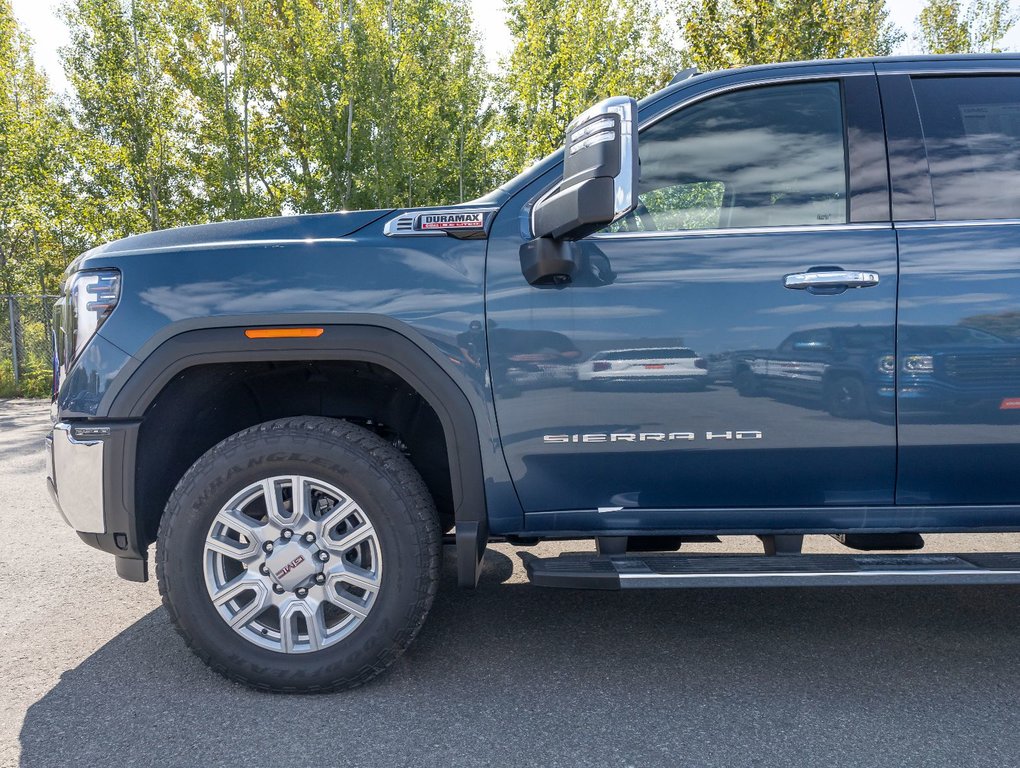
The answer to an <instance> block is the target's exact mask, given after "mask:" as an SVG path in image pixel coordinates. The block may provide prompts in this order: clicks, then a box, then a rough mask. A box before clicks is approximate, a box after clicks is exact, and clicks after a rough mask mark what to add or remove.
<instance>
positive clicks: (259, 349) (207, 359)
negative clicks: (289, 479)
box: [107, 317, 488, 587]
mask: <svg viewBox="0 0 1020 768" xmlns="http://www.w3.org/2000/svg"><path fill="white" fill-rule="evenodd" d="M266 325H269V324H268V323H266V322H265V320H264V319H262V318H259V321H257V322H254V323H252V322H249V323H246V324H245V325H231V326H222V327H216V328H201V329H195V330H184V331H182V332H181V333H178V334H176V335H173V336H171V337H170V338H168V339H166V340H165V341H163V342H162V343H161V344H159V346H157V347H156V348H155V349H153V350H152V351H151V352H150V353H149V354H148V355H147V356H146V357H144V359H143V360H142V361H141V363H140V364H139V365H138V366H137V368H135V369H134V370H133V371H132V372H131V373H130V375H129V376H128V377H127V379H126V380H125V381H124V383H123V384H122V385H121V387H120V388H119V389H118V390H117V391H116V392H115V393H111V394H112V399H111V400H110V404H109V407H108V413H107V415H108V416H109V417H110V418H112V419H130V420H139V419H141V418H142V417H143V416H144V414H145V411H146V409H147V408H148V407H149V405H150V404H151V403H152V402H153V401H154V400H155V399H156V397H157V396H158V395H159V393H160V392H161V391H162V390H163V388H164V387H165V386H166V385H167V384H168V383H169V382H170V381H171V380H172V379H173V377H174V376H176V375H177V374H178V373H180V372H181V371H183V370H185V369H187V368H191V367H194V366H197V365H208V364H215V363H235V362H262V361H286V360H346V361H352V362H363V363H374V364H377V365H380V366H382V367H385V368H387V369H389V370H390V371H392V372H393V373H394V374H396V375H397V376H399V377H401V378H402V379H403V380H404V381H406V382H407V383H408V384H409V385H410V386H411V387H413V388H414V389H415V391H417V392H418V393H419V394H420V395H421V396H422V397H423V398H424V399H425V400H426V401H427V402H428V403H429V405H430V406H432V408H433V410H435V412H436V415H437V416H438V417H439V421H440V423H441V424H442V427H443V432H444V435H445V437H446V446H447V453H448V459H449V465H450V486H451V492H452V495H453V506H454V520H455V522H456V538H457V572H458V581H459V582H460V583H461V585H462V586H470V587H474V586H475V585H476V584H477V580H478V576H479V574H480V571H481V558H482V554H483V553H484V551H485V544H486V541H487V539H488V522H487V513H486V502H485V482H484V477H485V475H484V471H483V468H482V456H481V447H480V446H481V443H480V434H479V428H478V420H477V418H476V416H475V411H474V409H473V408H472V406H471V401H470V400H469V399H468V397H467V395H466V394H465V393H464V390H463V389H462V388H461V386H460V385H459V384H458V383H457V382H456V381H455V380H454V379H453V377H451V375H450V374H449V373H447V371H445V370H444V369H443V367H442V366H441V365H440V364H439V363H438V362H437V361H436V359H435V358H434V357H433V356H432V355H430V354H429V353H428V352H426V351H425V350H424V349H422V347H421V346H419V345H418V344H416V343H415V342H414V341H412V340H411V339H410V338H408V337H407V336H405V335H403V334H401V333H399V332H398V331H396V330H393V329H390V328H385V327H381V326H375V325H360V324H359V325H354V324H351V325H343V324H321V323H301V325H302V326H307V325H314V326H315V327H316V328H322V329H323V333H322V334H321V335H320V336H318V337H314V338H271V339H249V338H248V337H246V336H245V335H244V331H245V330H246V329H250V328H256V327H259V326H266ZM285 325H291V326H293V325H297V323H295V319H294V318H293V317H291V318H289V319H288V321H287V322H285V323H279V324H276V323H273V324H272V327H280V326H285Z"/></svg>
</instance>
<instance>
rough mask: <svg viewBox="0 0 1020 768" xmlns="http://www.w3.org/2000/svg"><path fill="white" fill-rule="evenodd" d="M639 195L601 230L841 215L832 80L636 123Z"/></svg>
mask: <svg viewBox="0 0 1020 768" xmlns="http://www.w3.org/2000/svg"><path fill="white" fill-rule="evenodd" d="M639 151H640V157H641V180H640V186H639V190H640V205H639V206H638V208H637V209H636V210H635V211H634V212H633V213H631V214H630V215H628V216H626V217H624V218H623V219H622V220H621V221H618V222H616V223H615V224H613V225H612V226H611V227H610V228H609V229H608V230H607V231H610V232H620V231H623V232H628V231H650V230H690V229H717V228H732V227H774V226H797V225H801V226H803V225H817V224H845V223H846V221H847V172H846V145H845V140H844V132H843V109H842V100H841V96H840V87H839V83H836V82H811V83H792V84H785V85H774V86H765V87H760V88H754V89H749V90H744V91H738V92H735V93H729V94H724V95H721V96H716V97H713V98H710V99H706V100H705V101H703V102H699V103H697V104H693V105H691V106H689V107H686V108H684V109H682V110H680V111H679V112H677V113H676V114H674V115H671V116H670V117H667V118H666V119H664V120H662V121H661V122H659V123H656V124H655V125H653V126H651V127H650V128H648V129H646V130H644V131H642V133H641V141H640V149H639Z"/></svg>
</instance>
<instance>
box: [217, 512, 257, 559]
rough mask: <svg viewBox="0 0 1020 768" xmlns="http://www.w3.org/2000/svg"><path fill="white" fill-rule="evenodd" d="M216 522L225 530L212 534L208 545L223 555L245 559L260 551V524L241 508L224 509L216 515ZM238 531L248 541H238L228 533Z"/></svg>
mask: <svg viewBox="0 0 1020 768" xmlns="http://www.w3.org/2000/svg"><path fill="white" fill-rule="evenodd" d="M214 522H215V523H219V524H220V525H222V526H223V531H221V532H220V533H219V534H218V535H211V536H209V537H208V539H207V540H206V546H207V547H208V548H209V549H211V550H213V551H214V552H218V553H219V554H221V555H226V556H227V557H232V558H234V559H236V560H244V559H245V558H248V557H251V556H252V555H254V554H256V553H257V552H258V551H259V545H260V544H261V543H262V534H261V533H260V531H259V527H260V526H259V525H258V524H257V523H256V522H255V521H254V520H252V519H251V518H250V517H248V516H247V515H246V514H244V513H243V512H242V511H241V510H239V509H224V510H221V511H220V513H219V514H218V515H216V519H215V521H214ZM227 530H231V531H236V532H237V533H239V534H241V535H242V536H244V538H245V539H247V540H248V543H247V544H245V543H243V542H240V541H237V540H235V539H232V538H230V537H229V536H227V535H226V531H227Z"/></svg>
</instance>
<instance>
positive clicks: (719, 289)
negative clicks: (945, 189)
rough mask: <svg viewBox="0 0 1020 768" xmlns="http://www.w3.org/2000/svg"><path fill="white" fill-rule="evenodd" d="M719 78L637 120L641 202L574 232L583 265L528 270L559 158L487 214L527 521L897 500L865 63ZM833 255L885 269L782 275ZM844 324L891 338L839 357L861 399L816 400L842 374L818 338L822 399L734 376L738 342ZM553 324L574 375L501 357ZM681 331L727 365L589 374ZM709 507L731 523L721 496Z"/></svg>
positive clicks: (881, 211)
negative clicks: (654, 116) (851, 68)
mask: <svg viewBox="0 0 1020 768" xmlns="http://www.w3.org/2000/svg"><path fill="white" fill-rule="evenodd" d="M858 66H861V65H858ZM714 82H715V83H717V84H718V90H716V91H715V92H713V89H712V88H710V87H706V91H704V92H702V93H701V94H699V96H697V97H696V98H692V99H691V100H690V102H689V103H688V104H686V105H684V106H681V107H680V108H679V109H678V110H677V111H674V112H672V113H671V114H667V115H664V116H661V119H658V120H656V121H655V122H654V124H651V125H649V124H648V123H647V121H646V123H645V125H644V126H643V132H642V135H641V149H640V151H641V163H642V166H641V178H642V181H641V185H642V192H641V207H640V208H639V209H638V211H637V212H636V213H635V214H634V215H633V216H631V217H629V218H628V219H626V220H624V221H623V222H621V223H620V224H618V225H616V226H614V227H612V228H611V229H610V230H607V231H605V232H602V233H598V234H595V235H592V236H590V237H588V238H586V239H584V240H582V241H580V242H579V243H578V248H579V252H580V254H581V263H582V265H583V274H579V275H578V276H577V278H576V279H575V281H574V283H573V284H572V285H569V286H567V287H565V288H562V289H559V290H557V289H543V288H536V287H532V286H530V285H528V284H527V282H526V281H525V280H524V278H523V276H522V275H521V269H520V261H519V248H520V245H521V243H522V242H523V239H524V238H526V237H527V232H526V231H523V232H522V229H523V227H522V222H526V220H527V216H526V212H527V205H528V204H530V202H532V201H534V200H535V199H537V198H538V197H539V196H540V195H541V194H542V193H543V192H544V191H545V189H546V188H548V187H549V186H550V184H552V183H553V181H554V180H553V179H551V178H550V179H547V180H546V181H545V182H543V183H542V185H535V186H534V187H533V188H532V189H529V190H528V191H527V192H526V193H522V194H524V195H525V197H526V199H525V201H524V202H523V210H522V209H521V208H517V209H516V211H515V206H518V205H521V203H518V202H517V201H516V200H515V201H514V202H512V203H511V204H510V205H508V206H507V207H505V208H504V210H503V212H502V213H501V214H500V217H499V218H498V219H497V220H496V222H495V226H494V230H493V233H492V235H491V237H490V246H489V267H488V274H487V285H488V287H487V318H488V324H489V354H490V363H491V370H492V376H493V380H492V386H493V390H494V394H495V404H496V414H497V417H498V420H499V427H500V434H501V438H502V441H503V449H504V453H505V456H506V458H507V462H508V465H509V467H510V470H511V473H512V476H513V479H514V484H515V487H516V490H517V492H518V495H519V497H520V499H521V502H522V504H523V506H524V508H525V510H526V511H527V512H528V513H529V525H530V526H532V527H535V528H547V527H559V528H569V527H570V526H572V525H583V526H585V527H586V528H588V529H590V527H592V526H594V527H600V526H606V527H614V526H615V527H630V528H641V527H646V528H647V527H653V526H655V525H682V524H683V523H684V522H689V520H687V521H685V518H684V516H683V514H682V512H680V513H677V514H676V515H674V516H673V517H670V515H669V514H666V513H664V512H663V510H684V509H690V508H698V507H700V508H706V507H715V508H722V507H745V508H746V507H787V508H793V507H809V506H832V507H834V508H835V507H839V506H849V505H863V504H891V503H892V501H893V483H894V477H895V426H894V424H893V423H892V421H891V420H890V419H887V418H882V417H881V416H880V415H879V407H878V406H879V404H880V401H881V399H882V398H886V399H887V400H888V399H891V396H892V389H891V386H890V384H891V382H887V383H886V384H884V385H883V384H882V383H881V382H879V381H877V380H876V375H877V373H878V366H879V364H880V360H881V358H882V357H883V356H885V355H889V354H892V347H891V338H892V332H893V327H894V318H895V302H896V247H895V239H894V233H893V231H892V226H891V224H890V223H889V221H888V215H889V214H888V187H887V177H886V176H885V162H884V161H885V156H884V139H883V136H882V126H881V116H880V109H879V105H878V91H877V84H876V79H875V76H874V70H873V68H870V67H869V70H868V71H867V72H862V73H860V74H855V75H854V76H851V77H846V78H845V79H843V78H840V77H838V76H829V77H815V78H810V79H804V80H789V81H780V82H775V83H770V84H768V85H762V84H757V85H748V86H745V87H738V88H734V87H733V86H732V84H727V83H726V82H725V81H723V82H722V83H721V84H720V83H719V79H716V80H715V81H714ZM517 211H520V213H517ZM515 213H517V215H515ZM521 214H523V215H521ZM843 270H857V271H866V272H874V273H876V274H878V275H879V276H880V280H879V281H878V282H877V284H874V285H870V286H869V287H862V288H851V289H846V288H845V287H843V288H840V287H839V286H836V287H835V288H827V289H819V290H802V289H796V288H791V287H787V286H786V280H785V278H786V277H787V276H788V275H791V274H798V275H802V274H806V273H811V272H812V271H827V272H834V271H836V272H838V271H843ZM834 327H867V328H875V329H884V331H885V335H886V336H887V337H888V338H889V340H890V344H889V346H888V348H885V349H881V350H876V351H875V354H874V355H873V359H868V360H866V361H861V362H860V365H859V370H853V371H851V372H848V373H846V372H845V373H844V375H845V376H849V377H853V378H854V380H855V381H859V382H861V386H859V387H857V388H856V389H855V390H854V391H855V392H856V393H857V396H858V397H859V398H860V399H861V401H862V403H861V408H860V409H859V414H858V418H853V419H847V418H841V417H837V416H834V415H832V414H831V413H830V412H829V411H828V410H827V409H826V407H825V400H824V398H823V396H822V392H828V391H829V389H830V388H831V387H833V386H835V385H836V384H837V383H838V382H836V381H834V380H830V378H829V377H827V376H826V358H825V355H824V352H821V351H819V352H818V353H817V354H814V355H813V357H812V362H813V364H814V366H815V367H816V368H818V369H819V370H817V371H815V372H814V373H812V382H811V391H812V394H813V395H814V399H813V400H809V399H805V398H795V397H794V398H791V397H788V396H786V395H785V394H784V393H780V392H756V393H755V392H747V393H743V394H742V393H741V392H740V391H738V389H737V386H736V378H737V373H736V372H735V370H734V369H735V367H736V366H738V365H739V364H740V361H741V360H744V359H745V358H746V357H747V356H748V355H753V353H754V351H756V350H757V351H761V353H762V355H763V356H768V355H766V354H765V353H768V352H771V353H775V352H776V350H777V347H778V346H779V345H780V343H781V342H782V341H783V340H784V339H786V338H787V337H789V336H790V335H791V334H792V333H795V332H800V331H811V332H814V333H818V334H821V335H823V336H824V335H826V330H825V329H830V328H834ZM549 333H553V334H559V335H560V336H561V337H562V338H563V340H564V341H563V344H562V346H563V347H564V348H570V349H573V350H576V352H577V362H576V365H577V370H578V372H579V373H578V376H577V377H576V381H574V382H573V383H571V382H568V381H562V380H561V381H556V382H554V381H552V380H550V379H548V378H547V379H545V380H543V381H541V382H539V381H533V382H530V383H529V384H527V385H526V386H522V385H521V383H519V382H513V381H510V380H509V379H508V378H507V376H506V375H504V374H503V373H502V372H504V371H506V370H507V365H506V364H505V360H506V359H507V358H508V356H510V355H511V354H512V353H513V351H514V350H515V349H518V348H519V347H520V346H521V345H525V346H527V345H528V344H530V343H532V342H531V340H532V339H535V338H538V336H539V335H541V334H549ZM680 347H682V348H685V349H689V350H691V351H692V352H693V353H694V354H695V355H696V357H697V358H699V359H702V360H705V361H706V365H708V367H709V370H711V368H712V361H717V362H718V361H732V365H730V364H726V365H725V366H723V365H717V366H716V368H715V374H713V375H712V376H711V377H707V376H706V377H704V378H699V379H698V380H697V381H692V380H693V378H694V376H700V374H693V375H692V376H691V377H685V376H675V377H667V376H664V377H662V380H661V381H658V382H654V386H653V382H650V381H644V380H643V379H644V376H643V374H642V375H621V376H618V377H613V378H609V379H606V380H605V381H604V382H602V383H601V386H591V379H592V378H593V377H595V376H596V375H597V374H596V371H597V370H598V371H600V372H602V373H604V372H605V371H606V370H607V368H606V363H607V362H611V361H612V360H614V359H617V358H627V357H628V356H631V355H634V354H644V353H635V352H634V350H641V349H645V350H653V349H675V348H680ZM772 356H773V357H774V355H772ZM699 370H700V369H699ZM706 382H708V385H707V386H704V384H705V383H706ZM744 394H746V395H747V396H744ZM562 510H591V513H590V514H591V517H590V519H589V518H586V517H584V516H581V515H564V514H561V511H562ZM596 510H598V512H596ZM645 511H647V512H648V514H644V513H643V512H645ZM664 515H665V516H664ZM710 517H711V518H712V523H711V524H712V525H718V526H723V525H725V524H726V523H725V520H726V518H725V515H723V514H722V513H719V515H710ZM699 519H700V518H699ZM705 519H708V518H705ZM769 519H770V524H772V525H778V524H781V523H780V522H778V520H779V518H777V517H776V516H775V515H772V516H771V517H770V518H769ZM834 519H835V518H834ZM784 520H785V518H784ZM840 520H842V521H844V522H847V524H853V523H851V522H849V518H845V517H842V518H840ZM790 524H791V525H795V524H796V523H795V522H791V523H790Z"/></svg>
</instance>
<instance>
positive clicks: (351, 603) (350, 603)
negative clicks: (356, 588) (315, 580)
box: [326, 588, 368, 619]
mask: <svg viewBox="0 0 1020 768" xmlns="http://www.w3.org/2000/svg"><path fill="white" fill-rule="evenodd" d="M326 595H327V597H326V599H327V600H329V602H331V603H333V605H335V606H336V607H337V608H342V609H343V610H345V611H347V612H348V613H350V614H353V615H354V616H356V617H357V618H359V619H363V618H365V617H366V616H368V608H367V607H366V606H365V605H363V604H362V603H359V602H358V601H357V600H355V599H354V596H353V595H352V596H350V597H348V596H346V595H342V594H339V593H338V592H337V591H336V589H335V588H334V589H330V590H329V591H328V592H327V593H326Z"/></svg>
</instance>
